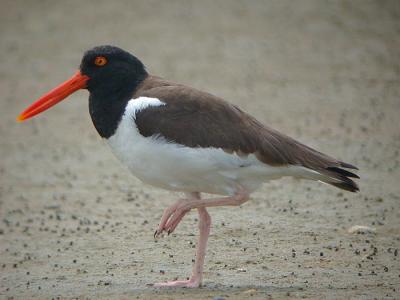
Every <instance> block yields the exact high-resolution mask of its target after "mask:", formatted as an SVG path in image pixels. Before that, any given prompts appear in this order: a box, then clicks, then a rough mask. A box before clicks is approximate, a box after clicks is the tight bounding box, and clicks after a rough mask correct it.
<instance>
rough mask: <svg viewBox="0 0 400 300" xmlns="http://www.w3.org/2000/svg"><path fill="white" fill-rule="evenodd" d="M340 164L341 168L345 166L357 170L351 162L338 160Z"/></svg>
mask: <svg viewBox="0 0 400 300" xmlns="http://www.w3.org/2000/svg"><path fill="white" fill-rule="evenodd" d="M340 166H341V167H342V168H346V169H353V170H358V168H357V167H356V166H353V165H351V164H348V163H345V162H342V161H341V162H340Z"/></svg>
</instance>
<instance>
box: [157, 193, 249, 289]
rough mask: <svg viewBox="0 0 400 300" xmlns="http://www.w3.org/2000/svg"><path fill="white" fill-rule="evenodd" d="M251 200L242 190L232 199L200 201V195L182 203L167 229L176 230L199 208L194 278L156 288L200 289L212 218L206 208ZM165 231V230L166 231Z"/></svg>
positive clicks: (171, 282)
mask: <svg viewBox="0 0 400 300" xmlns="http://www.w3.org/2000/svg"><path fill="white" fill-rule="evenodd" d="M248 199H249V193H248V192H247V191H246V190H244V189H240V190H239V191H238V192H237V194H235V195H234V196H231V197H224V198H215V199H204V200H202V199H200V197H199V195H198V198H197V199H194V200H190V201H186V202H181V203H179V204H178V206H177V207H176V208H175V211H174V212H173V213H172V214H171V215H170V217H169V219H168V221H167V223H166V225H165V228H166V230H171V228H175V227H176V225H177V222H178V223H179V221H180V220H181V219H182V217H183V216H184V215H185V214H186V213H187V211H189V210H190V209H192V208H197V211H198V213H199V230H200V236H199V241H198V244H197V249H196V261H195V264H194V266H193V271H192V276H191V277H190V279H189V280H181V281H170V282H164V283H156V284H155V285H154V286H155V287H188V288H189V287H190V288H195V287H199V286H200V285H201V282H202V278H203V266H204V258H205V253H206V247H207V240H208V235H209V233H210V226H211V217H210V215H209V214H208V212H207V210H206V207H211V206H222V205H240V204H242V203H244V202H246V201H247V200H248ZM164 230H165V229H164Z"/></svg>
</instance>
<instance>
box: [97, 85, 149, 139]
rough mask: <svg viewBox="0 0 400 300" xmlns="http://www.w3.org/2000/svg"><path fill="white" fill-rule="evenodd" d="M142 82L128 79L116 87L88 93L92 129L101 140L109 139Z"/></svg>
mask: <svg viewBox="0 0 400 300" xmlns="http://www.w3.org/2000/svg"><path fill="white" fill-rule="evenodd" d="M143 80H144V78H140V79H137V78H135V79H132V78H131V79H129V78H127V79H126V80H125V81H124V82H123V81H120V82H119V85H118V86H116V87H110V86H109V87H105V88H104V89H96V90H94V91H90V96H89V112H90V116H91V117H92V121H93V124H94V127H96V130H97V132H98V133H99V134H100V136H101V137H102V138H107V139H108V138H109V137H111V136H112V135H113V134H114V133H115V131H116V130H117V127H118V125H119V122H120V121H121V118H122V115H123V114H124V112H125V107H126V105H127V103H128V101H129V100H130V99H132V95H133V94H134V92H135V90H136V88H137V87H138V85H139V84H140V83H141V82H142V81H143Z"/></svg>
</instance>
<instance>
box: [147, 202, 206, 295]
mask: <svg viewBox="0 0 400 300" xmlns="http://www.w3.org/2000/svg"><path fill="white" fill-rule="evenodd" d="M197 211H198V213H199V231H200V235H199V241H198V243H197V248H196V260H195V263H194V266H193V271H192V276H190V278H189V279H188V280H178V281H169V282H162V283H156V284H154V286H155V287H187V288H196V287H199V286H200V285H201V282H202V279H203V267H204V258H205V256H206V247H207V240H208V236H209V234H210V226H211V217H210V215H209V214H208V212H207V210H206V208H204V207H200V208H198V209H197Z"/></svg>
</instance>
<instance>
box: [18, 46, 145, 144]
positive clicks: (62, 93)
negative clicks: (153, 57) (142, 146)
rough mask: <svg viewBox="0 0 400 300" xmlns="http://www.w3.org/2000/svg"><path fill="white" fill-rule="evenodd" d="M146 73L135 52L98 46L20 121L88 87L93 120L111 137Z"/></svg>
mask: <svg viewBox="0 0 400 300" xmlns="http://www.w3.org/2000/svg"><path fill="white" fill-rule="evenodd" d="M147 76H148V74H147V72H146V70H145V67H144V65H143V64H142V62H141V61H140V60H138V59H137V58H136V57H135V56H133V55H132V54H130V53H128V52H126V51H124V50H122V49H120V48H117V47H114V46H99V47H95V48H93V49H91V50H89V51H87V52H86V53H85V55H84V56H83V58H82V62H81V66H80V70H79V72H77V73H75V75H74V76H72V77H71V78H70V79H68V80H67V81H65V82H63V83H62V84H60V85H59V86H58V87H56V88H55V89H53V90H51V91H50V92H48V93H47V94H45V95H43V96H42V97H41V98H39V99H38V100H37V101H36V102H35V103H33V104H32V105H31V106H29V107H28V108H27V109H26V110H25V111H23V112H22V113H21V114H20V115H19V116H18V118H17V120H18V121H24V120H26V119H29V118H31V117H33V116H35V115H37V114H39V113H41V112H43V111H45V110H47V109H49V108H50V107H52V106H53V105H55V104H57V103H58V102H60V101H61V100H63V99H65V98H66V97H68V95H70V94H72V93H73V92H75V91H77V90H79V89H88V90H89V92H90V96H89V112H90V115H91V117H92V120H93V123H94V125H95V127H96V129H97V131H98V132H99V133H100V135H101V136H102V137H110V136H111V135H112V134H113V133H114V131H115V129H116V128H117V126H118V122H119V120H120V119H121V117H122V114H123V113H124V110H125V106H126V103H127V102H128V101H129V99H131V97H132V96H133V94H134V91H135V89H136V88H137V87H138V85H139V84H140V83H141V82H142V81H143V80H144V79H145V78H146V77H147Z"/></svg>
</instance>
